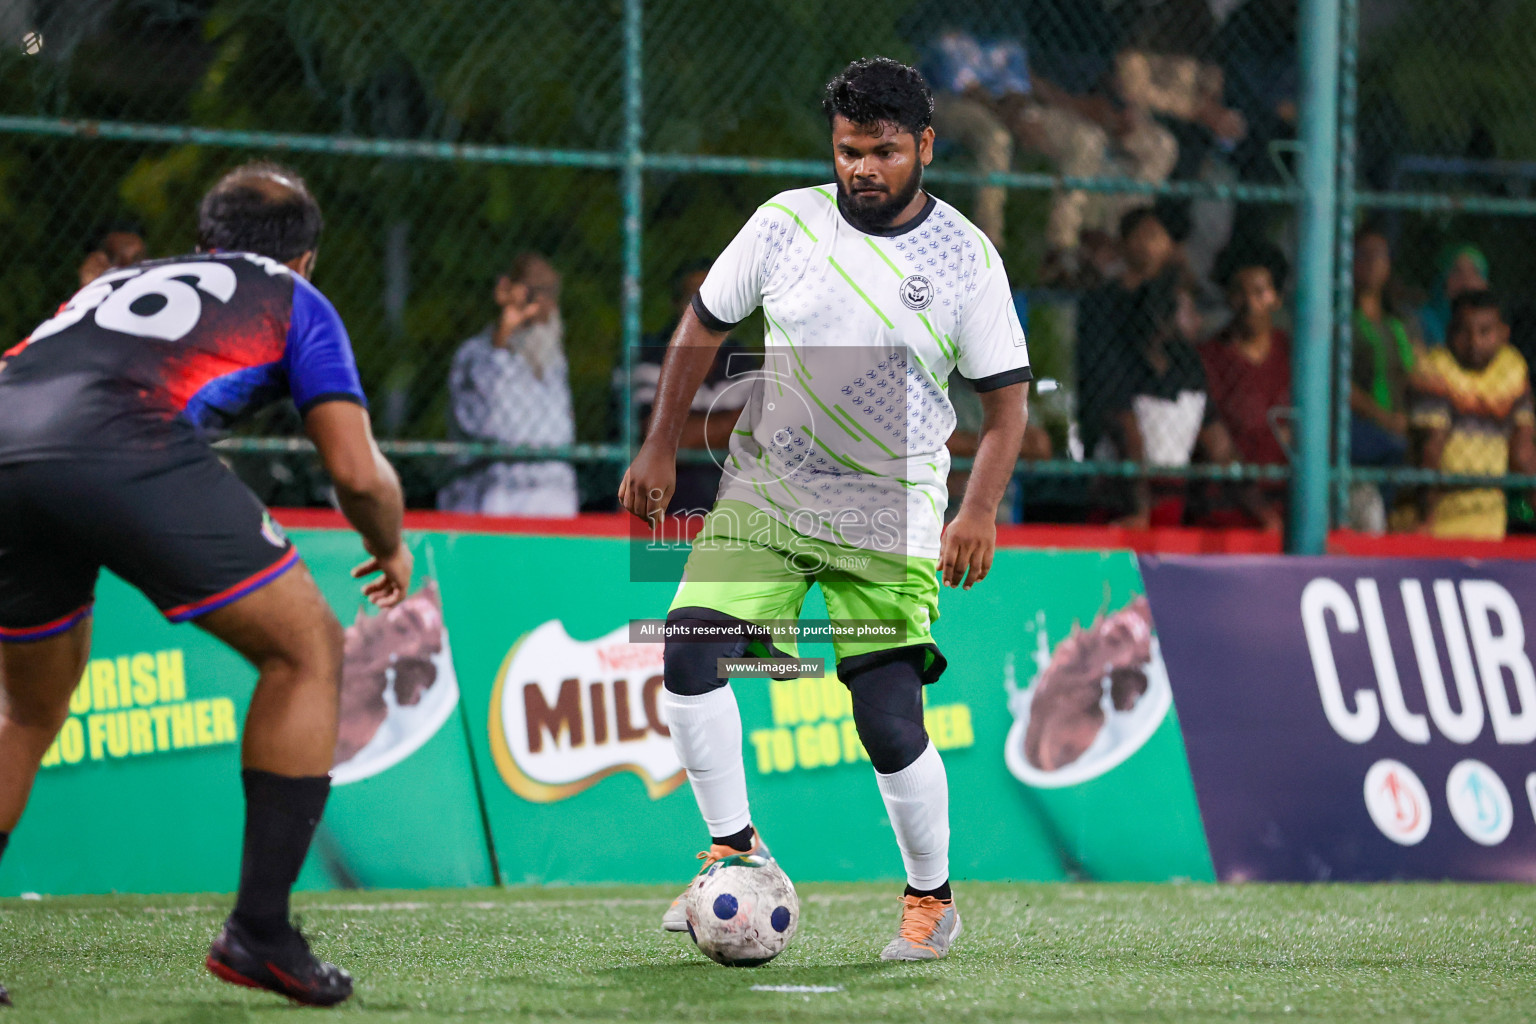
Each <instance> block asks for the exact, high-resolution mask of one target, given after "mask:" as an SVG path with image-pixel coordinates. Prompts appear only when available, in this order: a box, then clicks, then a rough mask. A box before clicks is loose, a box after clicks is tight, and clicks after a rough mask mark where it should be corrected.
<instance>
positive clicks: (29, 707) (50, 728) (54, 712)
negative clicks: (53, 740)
mask: <svg viewBox="0 0 1536 1024" xmlns="http://www.w3.org/2000/svg"><path fill="white" fill-rule="evenodd" d="M0 714H3V715H4V716H5V717H6V718H8V719H10V720H11V721H12V722H13V723H15V724H16V725H19V726H21V727H22V728H23V729H34V730H38V731H43V732H48V733H50V734H52V733H56V732H58V731H59V729H60V728H62V727H63V725H64V720H65V719H66V718H68V717H69V700H68V699H67V697H66V699H65V700H63V701H60V702H59V703H58V704H56V705H48V704H42V703H38V702H35V701H25V700H16V699H14V698H12V700H11V701H10V702H9V703H8V704H7V705H6V706H5V709H4V710H3V711H0Z"/></svg>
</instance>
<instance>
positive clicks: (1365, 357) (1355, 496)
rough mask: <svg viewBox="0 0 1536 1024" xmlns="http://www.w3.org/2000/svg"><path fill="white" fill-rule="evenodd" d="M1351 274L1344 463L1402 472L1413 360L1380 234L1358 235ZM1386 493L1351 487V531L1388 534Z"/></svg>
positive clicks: (1411, 343)
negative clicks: (1395, 307)
mask: <svg viewBox="0 0 1536 1024" xmlns="http://www.w3.org/2000/svg"><path fill="white" fill-rule="evenodd" d="M1354 276H1355V313H1354V317H1353V318H1352V320H1351V324H1352V336H1351V343H1350V353H1351V354H1350V387H1349V410H1350V424H1349V459H1350V462H1351V463H1353V464H1354V465H1356V466H1371V467H1379V468H1385V467H1392V466H1401V465H1403V463H1404V461H1405V460H1406V458H1407V453H1408V376H1409V374H1411V373H1412V372H1413V368H1414V364H1415V362H1416V361H1417V357H1416V355H1415V351H1414V341H1413V338H1412V337H1411V336H1410V335H1409V333H1408V325H1407V324H1405V323H1404V322H1403V320H1402V318H1401V317H1399V316H1397V315H1396V313H1395V312H1394V311H1393V308H1392V299H1391V282H1392V251H1391V248H1390V246H1389V245H1388V243H1387V238H1386V235H1384V234H1382V233H1381V232H1380V231H1379V230H1376V229H1374V228H1366V229H1363V230H1362V231H1360V233H1359V234H1357V235H1356V236H1355V267H1354ZM1391 494H1392V491H1391V489H1390V488H1388V489H1386V490H1383V489H1382V488H1379V487H1377V486H1376V485H1375V484H1368V483H1357V484H1355V485H1354V486H1353V487H1351V488H1350V494H1349V525H1350V528H1351V529H1355V530H1361V531H1364V532H1366V533H1383V532H1385V531H1386V529H1387V504H1388V502H1387V498H1388V497H1390V496H1391Z"/></svg>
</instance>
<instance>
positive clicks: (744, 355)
mask: <svg viewBox="0 0 1536 1024" xmlns="http://www.w3.org/2000/svg"><path fill="white" fill-rule="evenodd" d="M709 267H710V261H709V260H702V261H699V262H695V263H690V264H688V265H686V266H684V267H683V268H682V269H681V270H679V271H678V272H677V273H676V274H675V275H674V276H673V278H672V303H673V312H674V316H673V319H672V322H671V323H670V324H669V325H668V326H667V328H666V330H664V331H660V332H658V333H656V334H651V335H648V336H646V337H645V338H644V339H643V340H642V342H641V344H642V348H641V350H640V352H639V353H638V358H637V359H636V361H635V369H634V374H635V375H634V385H633V386H634V394H633V397H634V411H635V415H636V416H637V417H638V418H639V427H640V431H639V436H640V437H642V438H644V437H645V436H646V435H647V434H648V433H650V422H651V406H652V405H653V404H654V403H655V401H656V383H657V381H659V380H660V379H661V362H662V359H663V358H664V357H665V355H666V350H667V343H668V342H669V341H670V340H671V338H672V334H673V332H675V331H676V330H677V325H678V323H679V322H680V321H681V320H682V316H683V311H684V310H686V309H687V308H688V306H689V304H690V303H692V302H693V297H694V296H695V295H697V294H698V293H699V289H700V288H702V287H703V286H704V278H705V277H706V276H708V274H709ZM760 363H761V360H760V359H759V358H758V357H757V356H756V355H755V354H754V353H751V352H748V351H747V350H746V348H745V347H743V346H742V344H741V342H740V341H738V340H736V338H735V337H733V336H731V335H727V336H726V338H725V340H724V341H723V342H721V343H720V350H719V352H718V353H717V354H716V356H715V361H714V364H713V365H712V366H711V367H710V369H709V374H708V375H707V376H706V377H705V378H704V383H702V384H700V385H699V390H698V392H697V393H696V394H695V395H694V397H693V406H692V407H691V408H690V410H689V412H688V421H687V422H686V423H685V424H684V425H683V436H682V438H681V440H680V441H679V442H678V447H679V448H680V449H684V450H689V451H695V452H705V451H710V450H711V449H713V450H714V451H717V452H722V453H723V452H724V451H725V449H726V447H727V446H728V445H729V444H730V440H731V431H732V429H734V428H735V426H736V420H737V418H738V417H739V416H740V413H741V410H742V409H743V408H744V407H745V406H746V404H747V399H748V398H749V397H750V395H751V390H752V389H751V385H750V383H748V381H749V380H750V374H751V371H753V370H755V369H756V368H757V367H758V366H759V364H760ZM623 372H624V371H623V369H622V368H620V369H619V370H618V371H616V373H617V377H616V381H615V383H616V385H617V386H619V387H622V386H623V381H622V375H623ZM719 490H720V467H719V466H718V465H716V464H714V463H713V462H709V463H702V464H701V463H685V462H679V463H678V467H677V489H676V490H675V491H673V492H672V503H671V504H670V505H669V506H668V507H667V513H668V514H669V515H704V514H706V513H708V512H709V510H710V509H711V508H713V507H714V504H715V494H716V492H717V491H719Z"/></svg>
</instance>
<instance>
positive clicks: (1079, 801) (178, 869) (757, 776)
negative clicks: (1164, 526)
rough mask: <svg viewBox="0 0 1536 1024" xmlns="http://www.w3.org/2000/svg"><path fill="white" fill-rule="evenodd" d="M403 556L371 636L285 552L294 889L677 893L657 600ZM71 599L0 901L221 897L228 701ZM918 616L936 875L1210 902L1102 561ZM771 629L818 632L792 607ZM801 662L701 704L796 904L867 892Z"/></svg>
mask: <svg viewBox="0 0 1536 1024" xmlns="http://www.w3.org/2000/svg"><path fill="white" fill-rule="evenodd" d="M578 528H579V527H578ZM411 537H412V541H411V542H412V545H413V549H414V551H415V553H416V566H417V579H416V581H415V583H414V584H413V590H412V593H411V594H410V596H409V598H408V599H407V600H406V601H405V602H404V603H403V604H402V605H400V606H399V607H397V608H395V609H392V610H390V611H388V612H383V613H379V612H377V611H375V610H373V609H370V608H366V607H364V604H363V602H362V599H361V598H360V596H359V594H358V591H357V583H356V581H355V580H353V579H351V577H350V575H349V570H350V569H351V567H352V566H354V565H356V564H357V563H358V562H360V561H361V560H362V559H363V557H364V555H363V552H362V550H361V547H360V545H359V543H358V541H357V539H356V537H355V536H354V535H352V534H351V533H350V532H347V531H344V530H340V529H336V530H330V529H326V530H321V529H307V530H297V531H295V532H294V538H295V541H296V543H297V544H298V546H299V548H300V550H301V552H302V554H303V556H304V560H305V563H306V564H307V565H308V566H309V568H310V570H311V571H312V572H313V573H314V575H315V577H316V579H317V580H318V581H319V584H320V586H321V589H322V591H323V592H324V593H325V595H326V597H327V599H328V600H329V601H330V602H331V603H332V606H333V607H334V608H335V610H336V612H337V614H338V617H339V618H340V619H341V622H342V624H343V625H344V627H345V628H346V646H345V666H344V670H343V679H342V692H341V704H340V706H341V718H340V736H339V739H338V744H337V749H336V753H335V761H334V766H333V769H332V775H333V778H334V781H335V787H334V789H333V791H332V796H331V799H330V803H329V805H328V806H327V809H326V814H325V818H324V820H323V822H322V824H321V828H320V831H319V833H318V835H317V837H316V841H315V846H314V849H313V851H312V853H311V856H310V859H309V861H308V863H307V864H306V866H305V870H304V873H303V875H302V877H301V879H300V884H301V886H303V887H308V888H350V887H380V886H390V887H424V886H435V885H475V884H489V883H492V882H494V881H501V882H505V883H509V884H541V883H553V882H562V883H599V882H668V883H673V882H676V883H681V882H682V881H684V880H685V879H687V878H688V877H689V875H690V874H691V873H692V870H693V864H694V861H693V855H694V854H695V853H696V852H697V851H698V850H700V849H703V848H704V846H705V845H707V843H708V836H707V834H706V833H705V830H704V827H703V824H702V822H701V821H700V819H699V816H698V813H697V811H696V809H695V807H694V804H693V798H692V794H691V792H690V791H689V788H688V785H687V779H686V777H685V774H684V773H683V771H682V769H681V767H680V766H679V764H678V762H677V757H676V754H675V753H674V751H673V748H672V743H671V738H670V734H669V732H668V728H667V723H666V721H665V720H664V717H663V715H662V713H661V701H660V696H661V689H662V654H663V649H662V645H661V644H660V643H636V642H633V641H632V637H631V631H630V628H629V627H630V623H631V622H632V620H637V619H656V618H659V617H661V616H662V615H664V614H665V611H666V608H667V605H668V602H669V601H670V600H671V597H672V594H673V592H674V590H675V589H676V581H675V580H667V581H662V582H635V581H634V580H633V579H632V576H631V572H630V570H631V558H630V552H629V551H627V550H626V546H627V545H628V543H629V542H628V541H627V540H626V539H624V538H622V537H606V536H582V535H565V536H558V535H556V536H552V535H540V534H492V533H468V532H466V533H454V532H415V533H412V534H411ZM97 598H98V600H97V605H96V615H95V638H94V645H93V650H92V657H91V661H90V664H89V665H88V666H87V669H86V671H85V673H84V675H83V677H82V679H81V681H80V685H79V687H78V689H77V690H76V692H75V694H74V698H73V700H72V702H71V706H70V718H69V720H68V722H66V724H65V726H64V729H63V731H62V732H61V734H60V736H59V739H58V741H57V742H56V743H55V744H54V746H53V748H51V749H50V751H49V753H48V758H47V760H46V762H45V766H44V769H43V771H42V773H41V775H40V777H39V779H38V783H37V787H36V790H35V792H34V801H33V805H32V806H31V808H30V809H29V811H28V814H27V816H26V818H25V819H24V821H23V823H22V825H21V827H20V828H18V829H17V830H16V832H15V833H14V835H13V838H12V841H11V846H10V849H9V851H8V853H7V856H6V858H5V861H4V864H3V865H0V895H15V894H18V893H23V892H40V893H72V892H103V891H125V892H134V891H137V892H163V891H215V892H228V891H230V890H232V889H233V888H234V885H235V882H236V877H237V871H238V859H239V851H240V837H241V829H242V825H243V801H242V797H241V791H240V777H239V767H240V766H239V736H240V731H241V729H242V727H243V725H244V722H245V714H246V709H247V707H248V705H249V702H250V696H251V691H252V688H253V686H254V684H255V672H254V670H253V669H251V668H250V667H249V666H248V665H246V664H245V663H244V662H243V661H242V660H241V659H240V658H239V657H238V656H236V655H235V654H233V653H232V652H231V651H229V650H228V649H226V648H224V647H223V646H222V645H221V644H219V643H218V642H216V641H214V640H212V639H211V638H209V637H207V636H206V635H204V634H203V633H201V632H200V631H199V630H197V629H196V628H195V627H193V626H170V625H168V624H166V623H165V622H164V620H163V619H161V617H160V616H159V615H158V614H157V613H156V612H155V611H154V609H153V608H152V607H151V606H150V605H149V604H148V603H147V602H146V601H145V600H144V599H143V598H141V597H140V596H139V595H138V594H136V593H135V592H133V591H131V590H130V589H129V588H127V587H126V586H125V585H123V584H122V583H121V582H119V581H117V580H115V579H113V578H111V577H108V576H103V578H102V580H101V583H100V586H99V589H98V595H97ZM1152 607H1153V609H1154V610H1155V609H1156V604H1155V602H1154V605H1153V606H1152ZM940 612H941V616H940V618H939V620H938V621H937V622H936V624H935V636H936V638H937V641H938V643H939V644H940V646H941V647H942V648H943V650H944V652H945V655H946V656H947V658H948V661H949V669H948V671H947V672H946V673H945V674H944V676H943V678H942V679H940V680H939V682H938V683H936V684H935V685H933V686H931V687H929V688H928V689H927V692H926V701H927V707H926V713H925V717H926V724H927V728H928V732H929V735H930V736H931V737H932V739H933V742H934V744H935V745H936V746H937V747H938V749H939V750H940V751H941V752H942V753H943V756H944V760H945V764H946V767H947V770H948V775H949V780H950V788H951V816H952V821H953V827H954V844H953V856H952V862H953V865H954V873H955V876H956V877H957V878H975V879H1040V880H1049V879H1069V878H1093V879H1136V880H1157V879H1174V878H1187V879H1208V878H1211V877H1213V870H1212V865H1211V861H1210V857H1209V854H1208V853H1207V850H1206V845H1205V838H1204V831H1203V829H1202V824H1201V820H1200V815H1199V811H1198V810H1197V806H1196V800H1195V787H1194V785H1193V783H1192V781H1191V778H1190V773H1189V769H1188V767H1187V764H1186V761H1185V757H1184V751H1183V744H1182V740H1181V737H1180V731H1179V725H1180V714H1181V713H1182V712H1183V705H1182V704H1180V705H1179V707H1178V709H1176V708H1175V705H1174V701H1173V696H1174V694H1177V693H1179V688H1178V686H1177V684H1176V683H1175V685H1173V686H1170V682H1169V669H1168V667H1167V665H1165V650H1166V648H1165V640H1164V638H1163V636H1162V634H1161V633H1160V632H1159V630H1158V629H1156V628H1154V624H1153V623H1154V617H1153V615H1152V614H1150V613H1149V609H1148V604H1147V600H1146V597H1145V595H1144V594H1143V591H1142V585H1141V578H1140V575H1139V574H1138V570H1137V566H1136V562H1135V560H1134V558H1133V557H1132V556H1131V555H1129V554H1127V553H1101V552H1035V551H1025V550H1019V549H1004V550H1000V551H999V552H998V555H997V560H996V563H995V565H994V566H993V569H992V573H991V575H990V576H989V578H988V579H987V580H986V581H984V582H983V583H982V584H981V585H979V586H977V587H976V589H974V590H972V591H969V592H960V591H951V590H946V591H945V592H944V594H943V597H942V600H941V605H940ZM803 614H804V616H805V618H807V619H825V618H826V616H827V613H826V609H825V606H824V605H823V603H822V602H821V599H820V596H819V592H817V591H815V590H813V591H812V592H811V595H810V597H809V598H808V599H807V602H806V607H805V609H804V612H803ZM1158 625H1159V626H1161V625H1162V623H1161V618H1160V617H1159V619H1158ZM801 654H802V656H804V657H808V658H820V659H823V660H824V664H825V666H826V670H825V672H824V673H823V674H820V675H818V676H816V677H813V678H804V679H788V680H774V681H770V680H767V679H744V680H737V681H736V682H734V683H733V687H734V689H735V691H736V694H737V700H738V703H739V705H740V707H741V713H742V719H743V723H742V724H743V753H744V757H745V761H746V768H747V775H748V785H749V791H750V794H751V798H752V805H753V815H754V820H755V821H756V823H757V824H758V825H759V826H760V828H761V829H762V831H763V833H764V835H765V836H766V837H767V839H768V840H769V842H770V843H772V845H773V848H774V852H775V854H776V855H777V856H778V857H779V858H780V859H781V860H782V861H783V863H784V865H785V867H786V869H787V870H788V871H789V872H790V873H791V875H792V876H794V877H795V878H796V879H801V880H805V881H814V880H855V879H890V880H894V879H898V878H899V877H901V874H902V866H901V860H900V856H899V854H898V851H897V849H896V844H895V839H894V836H893V835H892V833H891V829H890V825H889V823H888V822H887V820H886V816H885V808H884V805H883V804H882V802H881V800H880V796H879V792H878V789H877V788H876V785H875V778H874V773H873V770H872V768H871V767H870V764H869V759H868V756H867V755H866V754H865V752H864V749H863V747H862V745H861V744H860V742H859V738H858V733H857V730H856V728H855V727H854V723H853V717H852V706H851V703H850V700H849V695H848V691H847V689H846V688H845V687H844V686H843V685H842V684H841V683H840V682H839V681H838V680H837V678H836V675H835V669H834V664H833V656H832V650H831V648H830V646H825V645H816V644H805V645H803V649H802V651H801ZM1182 699H1183V698H1181V700H1182Z"/></svg>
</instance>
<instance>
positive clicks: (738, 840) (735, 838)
mask: <svg viewBox="0 0 1536 1024" xmlns="http://www.w3.org/2000/svg"><path fill="white" fill-rule="evenodd" d="M756 839H757V833H756V832H754V831H753V830H752V826H751V825H748V826H747V827H746V828H744V829H742V830H741V831H740V832H737V833H736V834H735V835H729V836H710V837H709V841H710V842H711V843H714V844H715V845H716V846H729V847H730V848H731V849H733V850H740V851H741V852H742V853H746V852H747V851H748V850H750V849H752V846H753V843H754V842H755V841H756Z"/></svg>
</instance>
